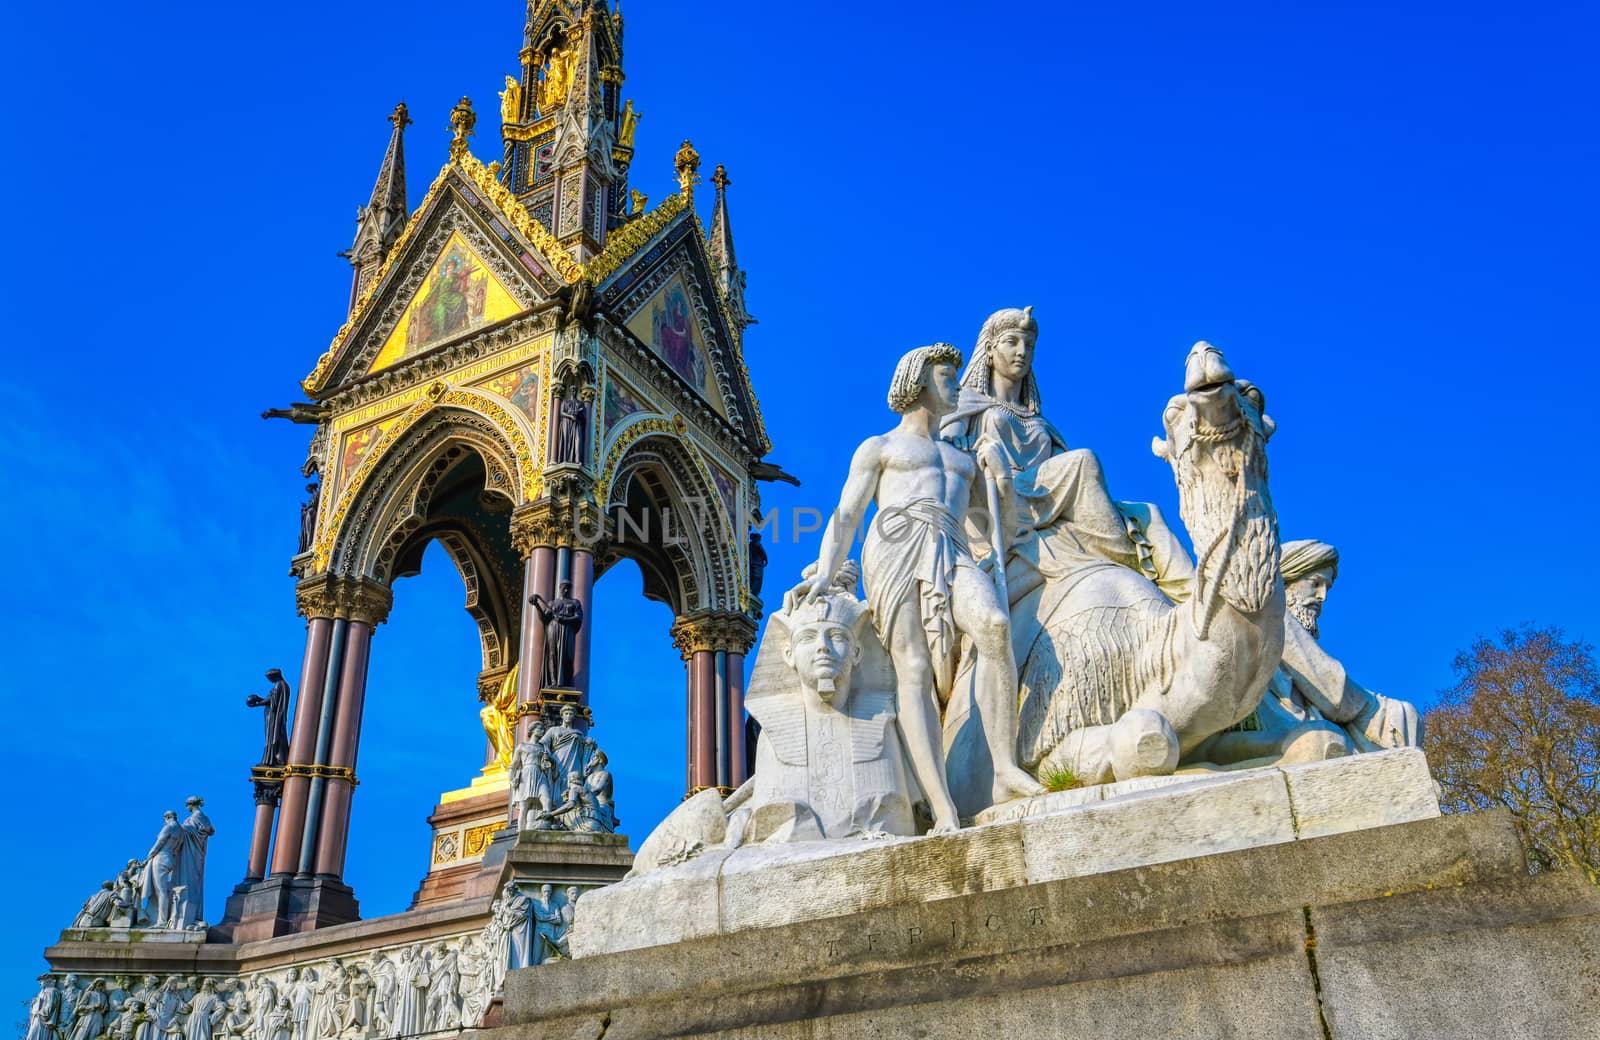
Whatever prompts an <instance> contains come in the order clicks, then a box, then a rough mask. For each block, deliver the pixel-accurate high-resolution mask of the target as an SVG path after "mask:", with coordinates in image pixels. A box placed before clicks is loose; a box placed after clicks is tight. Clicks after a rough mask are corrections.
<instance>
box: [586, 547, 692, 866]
mask: <svg viewBox="0 0 1600 1040" xmlns="http://www.w3.org/2000/svg"><path fill="white" fill-rule="evenodd" d="M594 603H595V605H594V624H595V629H596V631H597V632H603V633H618V634H619V635H618V636H617V637H614V638H613V639H611V640H608V642H607V646H608V648H609V650H608V652H607V653H602V654H596V655H595V658H594V667H593V671H592V673H591V676H592V686H591V687H590V693H589V696H590V701H589V703H590V706H591V709H592V710H593V712H594V723H595V724H594V730H593V734H594V739H595V740H596V741H597V742H598V743H599V745H600V746H601V747H602V748H604V749H605V752H606V756H607V757H608V758H609V760H610V762H609V766H608V768H609V769H610V770H611V773H612V775H613V777H615V779H616V790H617V811H618V813H619V814H620V815H621V818H622V819H621V826H620V827H619V830H621V831H624V832H626V833H628V834H630V835H633V836H634V838H635V847H637V842H638V840H641V839H643V837H644V836H645V835H647V834H649V833H650V832H651V831H652V830H654V829H655V825H656V824H657V823H659V822H660V821H661V820H662V819H663V818H665V817H666V815H667V813H669V812H671V811H672V810H673V809H674V808H676V807H677V805H678V804H679V802H681V801H682V799H683V792H684V783H683V778H684V756H683V751H682V750H681V749H680V748H679V747H678V746H677V745H678V734H681V733H683V732H684V731H685V727H686V726H687V723H688V707H687V704H686V701H685V698H684V668H683V658H682V656H681V655H680V654H679V653H678V651H677V649H676V648H675V647H674V646H673V645H672V641H671V638H670V636H669V635H668V633H669V632H670V631H671V628H672V622H673V618H674V615H673V613H672V610H671V608H670V607H668V606H666V604H664V603H663V602H661V601H660V597H658V596H652V595H651V594H650V593H649V592H648V591H647V584H646V579H645V576H644V573H643V570H642V568H641V567H640V566H639V565H638V564H637V563H635V562H634V561H632V560H621V561H618V562H617V563H616V564H615V565H614V566H612V567H611V568H610V569H609V570H607V572H606V574H605V575H604V577H602V578H601V579H599V580H598V581H597V582H596V583H595V597H594Z"/></svg>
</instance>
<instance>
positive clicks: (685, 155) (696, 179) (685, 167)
mask: <svg viewBox="0 0 1600 1040" xmlns="http://www.w3.org/2000/svg"><path fill="white" fill-rule="evenodd" d="M673 165H674V168H676V169H677V171H678V186H679V187H680V188H681V189H682V190H683V194H685V195H687V196H690V197H693V195H694V186H695V185H696V184H698V183H700V153H699V152H697V151H695V150H694V145H692V144H690V143H689V142H688V141H684V142H683V146H682V147H681V148H679V149H678V154H677V156H676V157H675V160H674V163H673Z"/></svg>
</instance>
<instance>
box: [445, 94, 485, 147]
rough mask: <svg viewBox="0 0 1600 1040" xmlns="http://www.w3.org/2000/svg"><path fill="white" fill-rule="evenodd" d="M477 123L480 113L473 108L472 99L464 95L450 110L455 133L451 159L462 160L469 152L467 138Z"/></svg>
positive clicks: (451, 143)
mask: <svg viewBox="0 0 1600 1040" xmlns="http://www.w3.org/2000/svg"><path fill="white" fill-rule="evenodd" d="M477 125H478V114H477V113H476V112H474V111H473V110H472V99H471V98H467V97H463V98H462V99H461V100H460V101H457V102H456V107H455V108H452V109H451V110H450V129H451V131H452V132H453V135H454V136H452V137H451V138H450V159H451V161H453V162H460V161H461V157H462V156H464V155H466V154H467V138H469V137H471V136H472V133H473V130H472V128H473V127H475V126H477Z"/></svg>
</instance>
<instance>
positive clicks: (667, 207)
mask: <svg viewBox="0 0 1600 1040" xmlns="http://www.w3.org/2000/svg"><path fill="white" fill-rule="evenodd" d="M688 205H689V200H688V199H686V198H685V197H684V196H683V194H682V193H679V194H677V195H668V196H667V197H666V199H665V200H664V201H663V202H662V203H661V205H659V206H657V207H656V208H655V209H653V210H651V211H650V212H649V213H646V214H645V215H644V216H642V217H640V218H639V219H637V220H632V221H629V222H628V223H627V224H624V225H623V226H622V227H620V228H618V229H617V231H616V232H615V233H614V234H612V236H611V237H610V238H609V239H608V240H607V241H606V247H605V249H604V250H603V251H602V252H601V253H600V254H599V255H598V256H595V257H592V258H591V259H590V260H589V262H588V263H587V264H584V265H583V268H582V271H583V277H584V278H586V279H588V281H589V283H590V284H591V285H599V284H600V283H601V282H603V281H605V280H606V279H607V278H610V277H611V276H612V275H614V274H616V273H617V271H618V270H619V269H621V267H622V265H623V264H625V263H627V262H628V260H629V259H630V258H632V257H633V256H634V254H636V253H638V252H639V251H640V250H642V249H643V248H644V247H645V246H647V245H649V244H650V240H651V239H653V238H655V237H656V236H657V235H659V234H660V233H661V232H663V231H665V230H666V229H667V226H668V225H669V224H671V223H672V221H673V219H674V218H675V217H677V215H678V214H679V213H682V212H683V211H684V210H685V209H686V208H687V207H688Z"/></svg>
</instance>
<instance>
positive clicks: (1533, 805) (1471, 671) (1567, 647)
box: [1424, 627, 1600, 883]
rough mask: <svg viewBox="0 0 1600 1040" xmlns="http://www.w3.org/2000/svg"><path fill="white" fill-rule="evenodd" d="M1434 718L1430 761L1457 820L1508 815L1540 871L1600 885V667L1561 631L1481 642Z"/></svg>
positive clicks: (1463, 658)
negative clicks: (1572, 873) (1561, 871)
mask: <svg viewBox="0 0 1600 1040" xmlns="http://www.w3.org/2000/svg"><path fill="white" fill-rule="evenodd" d="M1455 670H1456V674H1457V675H1458V676H1459V680H1458V681H1457V683H1456V685H1455V686H1454V687H1452V688H1451V689H1449V690H1446V691H1444V700H1443V702H1442V703H1441V704H1440V705H1439V706H1438V707H1437V708H1435V709H1434V710H1433V711H1430V712H1429V713H1428V716H1427V721H1426V724H1425V728H1424V731H1425V732H1426V733H1427V744H1426V749H1427V752H1428V761H1429V763H1430V765H1431V766H1432V768H1433V775H1434V779H1435V780H1437V781H1438V782H1439V786H1440V789H1441V790H1442V792H1443V798H1442V804H1443V806H1444V808H1445V810H1446V811H1448V812H1470V811H1472V810H1474V809H1488V808H1496V807H1500V808H1505V809H1507V810H1509V811H1510V812H1511V814H1512V816H1513V817H1515V819H1516V821H1517V827H1518V829H1519V830H1520V831H1521V833H1522V839H1523V845H1524V846H1525V847H1526V849H1527V852H1528V861H1529V863H1530V865H1531V866H1532V867H1533V868H1534V869H1535V870H1551V869H1556V868H1563V867H1565V868H1576V869H1578V870H1582V871H1584V872H1585V873H1587V874H1588V876H1589V878H1590V880H1592V881H1595V882H1596V883H1600V668H1597V667H1596V665H1595V659H1594V648H1593V647H1591V646H1589V645H1588V644H1587V643H1583V642H1576V641H1575V642H1569V641H1567V638H1566V634H1565V633H1564V632H1562V631H1561V629H1559V628H1532V627H1524V628H1521V629H1512V630H1507V631H1505V632H1502V633H1501V634H1500V637H1499V639H1498V640H1497V641H1491V640H1489V639H1483V638H1480V639H1478V640H1477V641H1476V642H1474V643H1473V644H1472V646H1471V647H1470V648H1469V649H1468V650H1466V651H1464V652H1462V653H1461V654H1459V655H1457V657H1456V660H1455Z"/></svg>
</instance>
